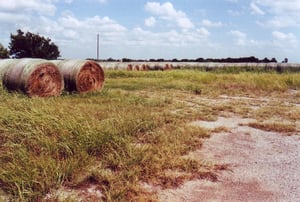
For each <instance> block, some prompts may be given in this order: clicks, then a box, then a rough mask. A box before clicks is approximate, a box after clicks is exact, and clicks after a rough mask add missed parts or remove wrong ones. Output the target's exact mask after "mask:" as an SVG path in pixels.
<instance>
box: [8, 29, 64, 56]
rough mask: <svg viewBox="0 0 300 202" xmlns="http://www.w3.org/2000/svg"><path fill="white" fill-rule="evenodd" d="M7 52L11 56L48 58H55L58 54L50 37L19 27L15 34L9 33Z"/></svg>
mask: <svg viewBox="0 0 300 202" xmlns="http://www.w3.org/2000/svg"><path fill="white" fill-rule="evenodd" d="M10 40H11V41H10V43H9V49H10V50H9V54H10V55H11V56H12V57H13V58H25V57H29V58H43V59H48V60H53V59H57V58H58V57H59V56H60V52H59V50H58V47H57V46H56V45H55V44H54V43H53V42H51V39H49V38H45V37H43V36H40V35H39V34H33V33H31V32H27V33H26V34H25V33H24V32H22V31H21V30H20V29H19V30H17V34H15V35H14V34H11V35H10Z"/></svg>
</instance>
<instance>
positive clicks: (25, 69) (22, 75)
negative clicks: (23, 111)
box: [0, 59, 64, 97]
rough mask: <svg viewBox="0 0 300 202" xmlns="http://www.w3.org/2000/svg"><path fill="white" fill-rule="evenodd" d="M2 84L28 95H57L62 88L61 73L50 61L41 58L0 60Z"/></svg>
mask: <svg viewBox="0 0 300 202" xmlns="http://www.w3.org/2000/svg"><path fill="white" fill-rule="evenodd" d="M0 65H1V68H0V69H2V70H1V75H2V76H1V77H2V83H3V86H4V87H6V88H7V89H8V90H9V91H21V92H23V93H25V94H27V95H28V96H29V97H50V96H58V95H60V94H61V92H62V90H63V88H64V81H63V77H62V74H61V73H60V71H59V70H58V68H57V67H56V66H55V65H54V64H53V63H51V62H48V61H46V60H42V59H14V60H12V59H11V60H8V61H6V62H1V64H0Z"/></svg>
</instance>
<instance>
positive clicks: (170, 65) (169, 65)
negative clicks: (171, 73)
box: [164, 64, 173, 70]
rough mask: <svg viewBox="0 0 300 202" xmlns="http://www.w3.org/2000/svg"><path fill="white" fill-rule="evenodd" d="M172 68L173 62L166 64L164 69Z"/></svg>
mask: <svg viewBox="0 0 300 202" xmlns="http://www.w3.org/2000/svg"><path fill="white" fill-rule="evenodd" d="M171 69H173V65H172V64H165V67H164V70H171Z"/></svg>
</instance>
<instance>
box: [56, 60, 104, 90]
mask: <svg viewBox="0 0 300 202" xmlns="http://www.w3.org/2000/svg"><path fill="white" fill-rule="evenodd" d="M53 62H54V64H56V65H57V66H58V68H59V70H60V71H61V73H62V75H63V77H64V81H65V89H66V90H67V91H70V92H75V91H76V92H79V93H83V92H89V91H94V90H100V89H102V87H103V85H104V71H103V69H102V67H101V66H100V65H99V64H98V63H96V62H94V61H90V60H55V61H53Z"/></svg>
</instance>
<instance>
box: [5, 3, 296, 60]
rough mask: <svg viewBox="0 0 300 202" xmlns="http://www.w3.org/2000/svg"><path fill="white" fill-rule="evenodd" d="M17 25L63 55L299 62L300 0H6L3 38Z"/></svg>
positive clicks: (7, 37)
mask: <svg viewBox="0 0 300 202" xmlns="http://www.w3.org/2000/svg"><path fill="white" fill-rule="evenodd" d="M17 29H21V30H23V31H30V32H33V33H39V34H40V35H43V36H46V37H49V38H50V39H51V40H52V41H53V42H54V43H55V44H56V45H58V47H59V49H60V52H61V56H62V58H82V59H84V58H96V56H97V54H96V50H97V45H96V44H97V43H96V42H97V34H99V35H100V58H103V59H107V58H110V57H111V58H115V59H120V58H133V59H150V58H164V59H173V58H178V59H183V58H188V59H195V58H199V57H203V58H227V57H244V56H255V57H258V58H260V59H262V58H264V57H268V58H273V57H275V58H276V59H277V60H278V61H279V62H280V61H282V60H283V59H284V58H288V59H289V62H300V0H166V1H159V0H154V1H150V0H149V1H148V0H0V43H2V44H3V45H4V46H5V47H7V46H8V44H9V41H10V34H11V33H16V30H17Z"/></svg>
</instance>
